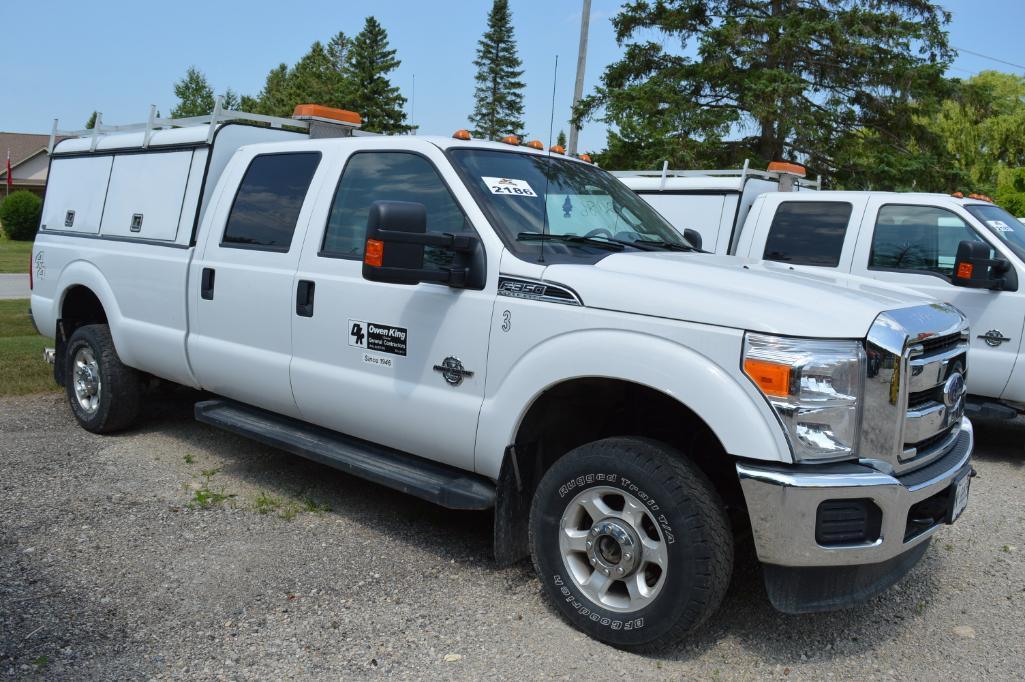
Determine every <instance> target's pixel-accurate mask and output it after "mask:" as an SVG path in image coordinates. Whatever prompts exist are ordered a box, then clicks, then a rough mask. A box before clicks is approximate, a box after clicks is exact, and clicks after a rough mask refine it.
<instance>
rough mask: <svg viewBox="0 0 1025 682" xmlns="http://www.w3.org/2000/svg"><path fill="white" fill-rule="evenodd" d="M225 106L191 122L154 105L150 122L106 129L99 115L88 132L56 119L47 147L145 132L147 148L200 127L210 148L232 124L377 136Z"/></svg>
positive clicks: (347, 124) (218, 103) (344, 125)
mask: <svg viewBox="0 0 1025 682" xmlns="http://www.w3.org/2000/svg"><path fill="white" fill-rule="evenodd" d="M223 104H224V101H223V97H217V99H216V100H215V103H214V110H213V112H211V113H209V114H206V115H204V116H189V117H187V118H160V117H158V116H157V107H156V105H155V104H151V105H150V107H149V117H148V118H147V119H146V121H144V122H141V123H129V124H125V125H105V124H104V123H103V114H101V113H99V112H97V113H96V121H95V125H94V126H93V127H92V128H85V129H82V130H61V129H60V128H59V127H58V120H57V119H53V128H52V130H51V131H50V142H49V144H48V145H47V147H46V152H47V153H48V154H52V153H53V148H54V145H55V144H56V143H57V138H59V137H79V138H91V139H92V142H91V144H90V146H89V151H96V145H97V144H98V143H99V141H100V140H101V139H102V138H103V136H104V135H109V134H112V133H135V132H142V131H144V132H145V135H143V141H142V146H143V148H146V147H148V146H149V142H150V137H151V136H152V135H153V133H154V132H156V131H158V130H168V129H171V128H185V127H189V126H199V125H206V126H209V130H208V131H207V134H206V141H207V144H210V143H212V142H213V138H214V133H216V131H217V125H218V124H221V123H228V122H230V121H246V122H249V123H265V124H268V125H269V126H270V127H271V128H285V127H287V128H293V129H295V130H297V131H307V132H309V133H310V134H311V135H312V134H313V131H314V129H315V128H319V129H323V128H324V127H325V126H330V127H337V128H338V129H344V130H346V131H347V132H344V133H342V134H343V135H373V134H374V133H366V132H362V131H360V130H358V129H359V127H360V125H361V124H360V123H355V122H352V121H341V120H339V121H328V120H326V119H324V118H321V117H303V118H296V117H293V118H285V117H282V116H267V115H266V114H254V113H252V112H247V111H234V110H231V109H225V108H224V106H223ZM303 119H307V120H303ZM336 135H337V133H336Z"/></svg>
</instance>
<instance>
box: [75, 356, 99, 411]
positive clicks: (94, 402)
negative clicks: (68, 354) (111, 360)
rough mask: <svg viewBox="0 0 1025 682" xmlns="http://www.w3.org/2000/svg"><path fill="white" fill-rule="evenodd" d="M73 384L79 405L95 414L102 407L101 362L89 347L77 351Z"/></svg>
mask: <svg viewBox="0 0 1025 682" xmlns="http://www.w3.org/2000/svg"><path fill="white" fill-rule="evenodd" d="M73 374H74V376H73V378H72V385H73V388H74V389H75V399H76V400H77V401H78V406H79V407H80V408H82V410H83V411H84V412H86V413H87V414H93V413H94V412H96V410H97V409H99V407H100V392H101V391H102V390H103V384H102V382H101V381H100V364H99V363H98V362H97V361H96V356H95V355H93V351H92V349H91V348H89V347H84V348H79V349H78V352H77V353H75V360H74V371H73Z"/></svg>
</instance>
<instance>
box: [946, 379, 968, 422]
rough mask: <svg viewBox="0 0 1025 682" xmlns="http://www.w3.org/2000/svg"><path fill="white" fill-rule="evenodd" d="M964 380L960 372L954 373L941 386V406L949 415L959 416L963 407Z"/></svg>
mask: <svg viewBox="0 0 1025 682" xmlns="http://www.w3.org/2000/svg"><path fill="white" fill-rule="evenodd" d="M965 390H966V386H965V380H964V375H963V374H961V372H954V373H953V374H951V375H950V376H949V377H947V381H946V383H944V384H943V404H944V405H946V406H947V412H948V414H951V415H958V416H959V415H960V413H961V411H962V409H963V407H964V395H965Z"/></svg>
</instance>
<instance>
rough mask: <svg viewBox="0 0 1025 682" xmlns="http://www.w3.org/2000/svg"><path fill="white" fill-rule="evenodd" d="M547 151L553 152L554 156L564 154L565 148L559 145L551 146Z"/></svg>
mask: <svg viewBox="0 0 1025 682" xmlns="http://www.w3.org/2000/svg"><path fill="white" fill-rule="evenodd" d="M548 151H550V152H554V153H556V154H565V153H566V148H565V147H563V146H562V145H560V144H553V145H552V146H551V147H549V148H548Z"/></svg>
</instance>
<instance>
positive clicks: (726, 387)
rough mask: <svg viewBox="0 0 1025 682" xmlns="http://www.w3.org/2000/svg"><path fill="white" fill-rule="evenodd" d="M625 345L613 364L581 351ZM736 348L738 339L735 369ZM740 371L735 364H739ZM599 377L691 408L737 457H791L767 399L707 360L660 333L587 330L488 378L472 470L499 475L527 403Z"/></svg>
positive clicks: (553, 340) (543, 346)
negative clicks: (558, 388) (634, 385)
mask: <svg viewBox="0 0 1025 682" xmlns="http://www.w3.org/2000/svg"><path fill="white" fill-rule="evenodd" d="M587 348H592V349H608V348H617V349H629V352H624V353H618V354H617V355H616V360H615V362H614V363H610V362H608V360H604V359H603V356H602V353H598V352H593V353H589V352H586V351H582V349H587ZM739 362H740V348H739V339H738V343H737V363H738V367H739ZM738 372H739V369H738ZM585 377H604V378H609V379H621V380H623V381H630V382H633V383H637V384H642V385H644V386H647V387H649V388H653V389H655V390H658V391H661V392H662V393H665V394H666V395H669V396H671V397H673V398H674V399H676V400H677V401H679V402H680V403H682V404H683V405H685V406H686V407H688V408H690V409H691V410H692V411H693V412H694V413H695V414H697V415H698V416H699V417H700V418H701V419H702V420H704V422H705V423H706V424H708V426H709V427H710V428H711V429H712V431H713V432H715V435H716V436H717V437H718V438H719V440H720V441H721V442H722V444H723V447H724V448H725V449H726V451H727V452H728V453H730V454H731V455H734V456H737V457H745V458H750V459H759V460H768V461H775V462H788V463H789V462H792V461H793V458H792V455H791V453H790V447H789V445H788V444H787V441H786V437H785V435H784V434H783V430H782V428H781V427H780V425H779V423H778V421H777V420H776V418H775V416H774V415H773V414H772V412H771V411H770V409H769V405H768V403H766V402H765V399H764V398H763V397H762V396H761V395H760V394H759V393H758V392H757V390H756V389H755V388H754V386H753V385H744V384H743V383H741V382H740V381H738V378H735V377H734V376H733V375H732V374H730V373H728V372H727V371H726V370H724V369H723V368H722V367H721V366H720V365H719V364H718V363H716V362H715V361H714V360H712V359H711V358H709V357H707V356H705V355H702V354H700V353H698V352H697V351H695V350H693V349H691V348H689V347H687V346H684V345H682V344H680V343H677V342H675V341H671V340H669V339H666V338H663V337H656V336H651V335H648V334H642V333H638V332H631V331H623V330H616V329H591V330H587V331H579V332H570V333H566V334H561V335H559V336H554V337H550V338H548V339H546V340H544V341H542V342H541V343H539V344H537V345H536V346H534V347H533V348H531V349H530V350H529V351H528V352H527V353H525V354H524V355H523V356H522V357H521V358H520V359H519V360H518V361H517V362H516V364H515V365H514V366H513V367H511V368H510V369H509V371H508V372H507V373H506V375H505V378H504V379H503V380H502V381H501V383H500V384H498V385H496V386H492V385H491V382H490V381H489V382H488V384H489V385H488V390H487V394H486V395H485V398H484V403H483V405H482V407H481V413H480V422H479V427H478V430H477V434H478V436H477V449H476V460H475V463H476V469H477V471H478V473H481V474H483V475H485V476H489V477H491V478H494V479H497V478H498V476H499V472H500V470H501V466H502V459H503V456H504V454H505V452H506V448H507V447H508V446H509V445H511V444H513V442H514V440H515V438H516V433H517V431H518V429H519V427H520V424H521V422H522V421H523V419H524V417H525V416H526V414H527V412H528V411H529V409H530V407H531V405H533V404H534V401H535V400H537V399H538V398H539V397H540V396H541V395H542V394H543V393H544V392H545V391H547V390H549V389H550V388H552V387H553V386H555V385H557V384H560V383H562V382H564V381H568V380H572V379H578V378H585Z"/></svg>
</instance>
